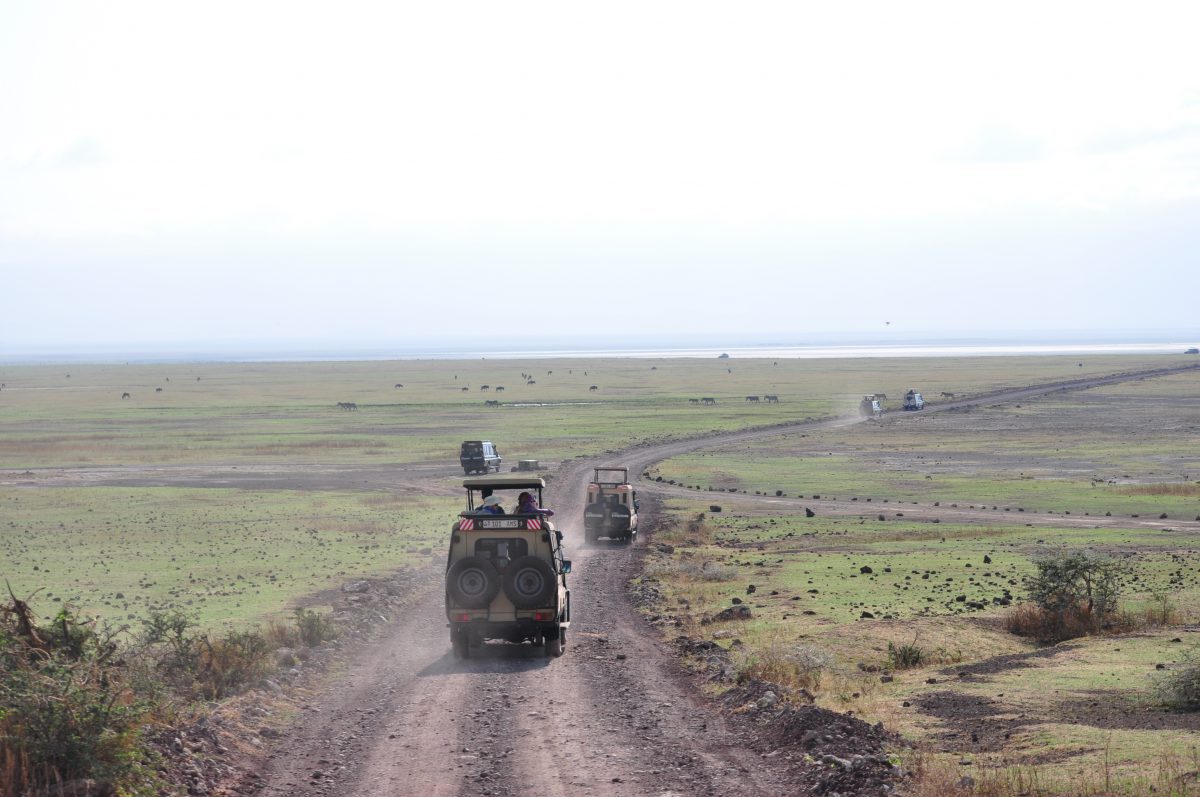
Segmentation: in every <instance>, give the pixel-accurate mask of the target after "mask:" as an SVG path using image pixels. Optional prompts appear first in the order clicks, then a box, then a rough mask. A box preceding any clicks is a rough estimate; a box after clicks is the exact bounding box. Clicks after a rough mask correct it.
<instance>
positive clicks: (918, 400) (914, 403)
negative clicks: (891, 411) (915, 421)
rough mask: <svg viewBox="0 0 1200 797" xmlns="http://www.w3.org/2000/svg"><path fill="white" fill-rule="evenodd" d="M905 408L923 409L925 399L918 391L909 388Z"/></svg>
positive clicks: (905, 395) (905, 398) (905, 397)
mask: <svg viewBox="0 0 1200 797" xmlns="http://www.w3.org/2000/svg"><path fill="white" fill-rule="evenodd" d="M904 409H906V410H923V409H925V399H924V398H922V397H921V394H920V393H918V392H917V391H915V390H909V391H908V392H907V393H905V394H904Z"/></svg>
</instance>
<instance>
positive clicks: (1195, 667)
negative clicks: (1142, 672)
mask: <svg viewBox="0 0 1200 797" xmlns="http://www.w3.org/2000/svg"><path fill="white" fill-rule="evenodd" d="M1155 687H1156V692H1157V693H1158V697H1159V699H1160V700H1162V702H1163V703H1164V704H1166V705H1167V706H1169V707H1171V708H1173V709H1177V710H1179V711H1197V710H1200V655H1198V653H1197V651H1196V650H1195V649H1193V650H1192V651H1190V652H1189V653H1188V654H1187V655H1186V656H1185V657H1184V660H1183V661H1182V662H1181V663H1180V664H1179V665H1178V666H1177V667H1175V668H1174V669H1171V670H1168V671H1167V673H1166V675H1165V676H1163V678H1162V679H1161V680H1159V681H1158V683H1157V684H1156V685H1155Z"/></svg>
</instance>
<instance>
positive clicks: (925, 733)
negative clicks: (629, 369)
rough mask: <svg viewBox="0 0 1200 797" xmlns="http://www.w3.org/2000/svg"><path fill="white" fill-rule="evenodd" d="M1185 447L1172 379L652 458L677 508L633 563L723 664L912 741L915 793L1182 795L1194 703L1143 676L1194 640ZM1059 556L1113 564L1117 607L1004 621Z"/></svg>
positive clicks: (1193, 406)
mask: <svg viewBox="0 0 1200 797" xmlns="http://www.w3.org/2000/svg"><path fill="white" fill-rule="evenodd" d="M951 390H953V388H951ZM1198 443H1200V375H1197V374H1194V373H1187V374H1179V375H1174V376H1168V377H1163V378H1158V379H1152V380H1144V381H1136V382H1129V383H1123V384H1120V385H1114V386H1107V387H1098V388H1093V389H1088V390H1083V391H1076V392H1069V393H1060V394H1055V395H1052V396H1046V397H1043V398H1039V399H1036V400H1031V401H1026V402H1023V403H1009V404H1003V405H996V406H989V407H982V408H974V409H971V410H970V411H955V412H942V413H932V414H921V413H905V414H902V413H896V414H894V415H885V416H884V417H883V418H882V419H881V420H880V421H868V422H864V423H862V424H858V425H855V426H849V427H845V428H838V429H822V430H815V431H813V432H811V433H806V434H788V435H786V436H780V437H778V438H774V439H769V440H765V441H761V442H755V443H739V444H736V445H729V446H725V447H720V448H714V449H709V450H706V451H703V452H698V453H694V454H689V455H685V456H680V457H677V458H674V459H671V460H667V461H664V462H662V463H660V464H659V465H658V466H657V467H656V468H654V469H653V470H652V472H651V476H652V477H654V478H661V479H662V480H663V481H664V482H667V483H674V484H675V485H676V486H675V487H673V488H671V491H670V494H671V495H672V496H673V497H671V498H670V499H669V502H668V503H669V506H670V508H671V512H672V513H673V515H674V516H675V518H676V521H675V524H674V525H673V526H671V527H669V529H668V530H667V531H666V532H665V533H663V534H660V535H659V537H658V538H657V539H659V540H660V541H664V542H668V543H669V544H670V545H671V546H673V547H674V551H673V552H671V555H670V556H663V555H662V554H661V553H658V552H655V553H652V554H651V557H650V560H649V563H648V567H647V573H648V575H649V576H650V577H651V578H653V579H656V580H657V581H658V582H659V583H660V588H662V589H664V590H665V591H664V594H665V597H666V600H667V603H668V604H676V605H678V606H681V607H682V608H681V609H680V610H679V611H677V612H675V616H676V617H677V618H678V619H679V621H680V622H682V623H683V625H684V626H685V628H687V629H688V632H689V633H691V634H694V635H695V636H698V637H701V638H705V639H712V640H715V641H716V642H717V643H718V644H720V645H722V646H724V647H726V648H729V649H730V650H731V653H732V655H733V657H734V660H735V662H736V663H737V664H738V666H739V668H741V672H743V673H744V674H746V675H748V676H753V677H767V678H773V679H774V680H776V681H783V682H786V683H790V685H791V687H792V688H794V689H797V690H798V689H801V688H803V689H805V690H807V691H808V692H809V693H811V694H812V695H814V696H815V699H816V700H817V702H818V703H819V704H822V705H826V706H828V707H830V708H836V709H839V710H843V711H846V710H849V711H854V712H855V713H856V715H858V716H860V717H862V718H863V719H866V720H868V721H870V722H876V721H882V722H883V723H884V725H885V726H886V727H888V728H891V729H894V730H896V731H899V732H900V733H902V734H903V735H904V736H905V737H906V738H908V739H910V740H913V741H914V742H915V743H916V745H917V749H918V750H919V751H920V753H918V754H915V758H917V759H919V760H920V766H921V767H922V768H924V769H925V770H926V771H927V785H926V788H927V789H928V792H927V793H930V794H933V793H946V791H951V790H953V789H955V788H965V787H963V786H962V784H964V783H968V781H963V780H961V779H962V776H964V775H965V776H968V778H969V779H970V782H971V783H973V784H974V786H973V787H972V788H978V789H979V790H980V791H981V792H984V793H994V794H1015V793H1063V794H1081V793H1095V794H1099V793H1104V794H1108V793H1139V794H1140V793H1150V792H1151V791H1153V792H1155V793H1168V794H1191V793H1193V790H1194V778H1195V775H1194V773H1195V772H1196V771H1197V770H1198V769H1200V766H1198V762H1200V753H1198V750H1200V735H1198V734H1197V731H1200V716H1198V715H1197V714H1194V713H1187V712H1179V711H1171V710H1168V709H1167V707H1166V706H1165V705H1164V700H1163V692H1162V689H1161V686H1162V684H1163V682H1164V679H1165V678H1167V677H1169V676H1170V674H1171V673H1172V672H1175V671H1176V670H1177V669H1178V668H1180V667H1182V666H1184V665H1185V664H1186V663H1187V662H1188V661H1189V660H1190V659H1191V658H1193V657H1195V656H1196V655H1197V651H1200V633H1197V626H1196V625H1195V624H1196V623H1197V622H1200V524H1198V523H1197V521H1198V520H1200V454H1198V452H1200V447H1198V445H1197V444H1198ZM697 489H699V490H701V491H705V492H706V494H705V495H703V496H699V495H691V496H689V495H688V494H687V492H691V493H695V492H696V491H697ZM685 491H686V492H685ZM717 491H720V492H723V493H726V495H720V493H718V492H717ZM777 493H779V494H782V496H781V497H779V498H776V495H777ZM756 494H757V495H756ZM713 505H720V506H721V509H722V511H721V512H720V513H714V512H712V511H711V507H712V506H713ZM805 505H808V506H809V507H810V508H811V507H816V508H817V511H816V512H815V513H814V514H813V515H811V516H809V515H808V513H805V512H804V511H803V509H804V507H805ZM1062 551H1086V552H1092V553H1099V554H1107V555H1109V556H1111V557H1114V558H1115V559H1117V560H1118V561H1120V562H1121V563H1122V564H1123V565H1124V574H1123V576H1122V578H1121V585H1120V588H1121V602H1120V606H1121V613H1120V616H1119V617H1118V618H1116V619H1115V621H1114V623H1113V627H1112V628H1110V629H1109V631H1108V632H1106V633H1102V634H1099V635H1092V636H1084V637H1080V638H1076V639H1071V640H1068V641H1065V642H1061V643H1059V644H1057V645H1044V644H1039V643H1038V642H1037V641H1035V640H1033V639H1030V638H1027V637H1022V636H1016V635H1014V634H1013V633H1010V632H1009V631H1008V630H1007V620H1008V618H1009V616H1010V615H1011V613H1012V612H1013V611H1014V610H1015V609H1016V607H1017V606H1019V605H1020V604H1021V603H1022V602H1023V601H1024V600H1025V599H1026V589H1025V587H1026V583H1027V582H1026V579H1027V578H1028V577H1030V576H1031V575H1032V574H1033V573H1034V572H1035V565H1034V563H1035V561H1037V560H1038V559H1040V558H1044V557H1046V556H1048V555H1052V554H1054V553H1055V552H1062ZM739 602H742V603H744V605H747V606H749V607H750V608H751V611H752V615H753V616H752V618H751V619H748V620H740V621H735V622H731V623H723V622H708V621H707V620H708V619H709V618H712V617H713V616H714V615H716V614H717V613H718V612H720V611H722V610H724V609H726V608H728V607H730V606H731V605H733V604H736V603H739ZM735 640H736V641H735ZM1188 773H1193V774H1190V775H1189V774H1188Z"/></svg>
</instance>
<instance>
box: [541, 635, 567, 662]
mask: <svg viewBox="0 0 1200 797" xmlns="http://www.w3.org/2000/svg"><path fill="white" fill-rule="evenodd" d="M566 647H567V629H565V628H559V629H558V633H557V634H553V635H551V634H547V635H546V655H547V656H550V657H551V658H555V659H556V658H558V657H559V656H561V655H562V654H563V651H564V650H566Z"/></svg>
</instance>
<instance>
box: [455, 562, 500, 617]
mask: <svg viewBox="0 0 1200 797" xmlns="http://www.w3.org/2000/svg"><path fill="white" fill-rule="evenodd" d="M499 592H500V574H499V573H497V572H496V566H495V565H493V564H492V562H491V560H490V559H484V558H483V557H481V556H468V557H467V558H465V559H459V560H458V561H457V562H455V563H454V564H452V565H450V569H449V570H447V571H446V595H447V596H449V598H450V601H451V603H453V604H454V605H456V606H458V607H460V608H463V609H486V608H487V606H488V604H490V603H491V602H492V598H494V597H496V594H497V593H499Z"/></svg>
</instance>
